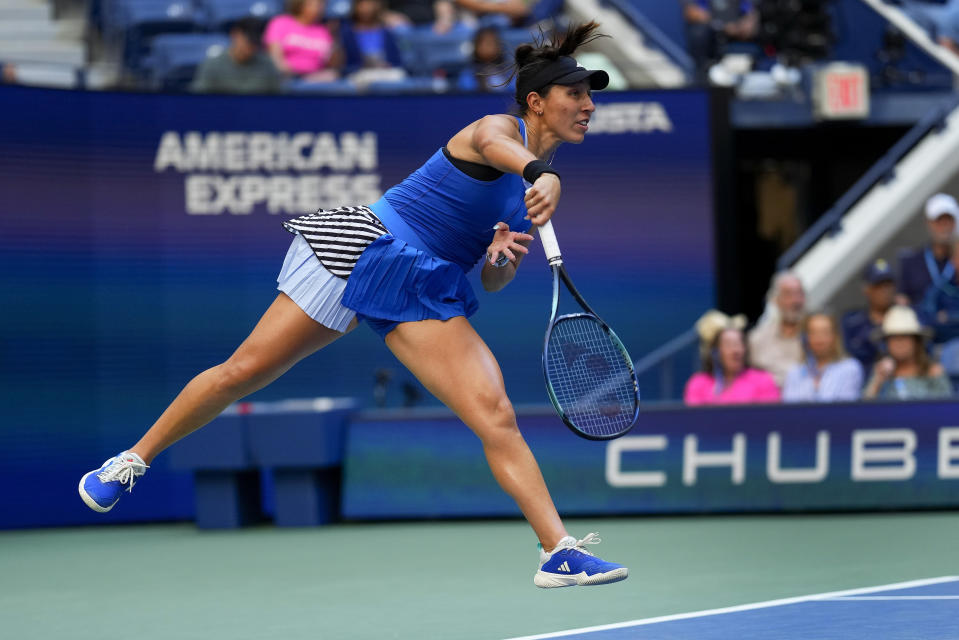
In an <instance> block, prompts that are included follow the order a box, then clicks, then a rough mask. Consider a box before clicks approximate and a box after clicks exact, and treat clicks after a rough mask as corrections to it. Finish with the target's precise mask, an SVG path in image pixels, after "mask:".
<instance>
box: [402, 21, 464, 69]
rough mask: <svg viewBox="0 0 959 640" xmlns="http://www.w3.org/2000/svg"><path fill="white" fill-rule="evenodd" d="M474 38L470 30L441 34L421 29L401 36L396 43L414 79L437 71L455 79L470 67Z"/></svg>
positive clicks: (456, 30) (424, 28)
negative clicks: (456, 75) (472, 40)
mask: <svg viewBox="0 0 959 640" xmlns="http://www.w3.org/2000/svg"><path fill="white" fill-rule="evenodd" d="M472 35H473V34H472V31H471V30H469V29H454V30H453V31H451V32H449V33H444V34H438V33H434V32H433V30H432V29H431V28H429V27H419V28H414V29H409V30H405V31H399V32H397V33H396V39H397V45H398V46H399V49H400V53H401V55H402V56H403V66H404V67H405V68H406V70H407V71H409V72H410V74H411V75H413V76H430V75H433V74H434V73H435V72H436V71H437V70H440V71H442V72H445V73H446V74H448V75H455V74H458V73H459V72H460V71H462V70H463V69H464V68H465V67H466V65H468V64H469V60H470V55H471V53H472V51H471V49H472V42H471V38H472Z"/></svg>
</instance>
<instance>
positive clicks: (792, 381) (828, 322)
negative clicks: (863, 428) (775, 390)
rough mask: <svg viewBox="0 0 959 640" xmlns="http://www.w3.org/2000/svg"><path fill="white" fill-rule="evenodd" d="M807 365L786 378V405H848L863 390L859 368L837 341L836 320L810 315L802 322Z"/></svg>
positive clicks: (819, 315) (784, 399)
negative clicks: (810, 403)
mask: <svg viewBox="0 0 959 640" xmlns="http://www.w3.org/2000/svg"><path fill="white" fill-rule="evenodd" d="M802 336H803V339H802V342H803V348H804V350H805V352H806V362H804V363H803V364H799V365H796V366H795V367H793V368H792V369H790V371H789V373H788V374H787V375H786V384H785V385H783V401H785V402H851V401H853V400H858V399H859V393H860V391H861V390H862V382H863V380H862V378H863V374H862V365H860V364H859V361H858V360H856V359H855V358H850V357H847V356H846V354H845V352H843V348H842V344H841V343H840V342H839V327H838V326H837V325H836V320H835V318H833V317H832V316H831V315H829V314H826V313H813V314H811V315H808V316H806V319H805V320H804V321H803V332H802Z"/></svg>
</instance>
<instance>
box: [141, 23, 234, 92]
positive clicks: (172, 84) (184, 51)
mask: <svg viewBox="0 0 959 640" xmlns="http://www.w3.org/2000/svg"><path fill="white" fill-rule="evenodd" d="M229 45H230V38H229V37H228V36H226V35H224V34H219V33H171V34H164V35H159V36H156V37H155V38H154V39H153V41H152V42H151V52H150V55H149V56H148V57H147V58H145V59H144V66H145V67H146V71H147V73H148V74H149V77H150V82H151V85H152V86H153V87H154V88H157V89H163V90H167V91H176V90H184V89H186V88H187V87H188V86H189V84H190V81H191V80H192V79H193V76H194V74H195V73H196V69H197V67H198V66H200V63H201V62H203V60H204V59H206V57H207V56H211V55H217V54H218V53H219V52H220V51H222V50H223V49H224V48H226V47H228V46H229Z"/></svg>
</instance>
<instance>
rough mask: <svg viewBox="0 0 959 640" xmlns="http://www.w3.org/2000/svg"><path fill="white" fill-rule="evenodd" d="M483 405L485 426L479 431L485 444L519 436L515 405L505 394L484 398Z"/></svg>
mask: <svg viewBox="0 0 959 640" xmlns="http://www.w3.org/2000/svg"><path fill="white" fill-rule="evenodd" d="M483 404H484V405H485V407H484V411H483V424H482V428H481V429H479V430H478V431H479V436H480V438H481V439H482V440H483V441H484V443H488V444H490V443H494V442H496V441H500V440H505V439H509V438H513V437H515V436H517V435H519V428H518V427H517V425H516V412H515V411H513V403H512V402H510V400H509V398H508V397H507V396H506V395H505V394H502V395H496V396H491V397H489V398H484V399H483Z"/></svg>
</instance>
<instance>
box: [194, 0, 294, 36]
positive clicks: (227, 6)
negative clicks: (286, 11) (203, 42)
mask: <svg viewBox="0 0 959 640" xmlns="http://www.w3.org/2000/svg"><path fill="white" fill-rule="evenodd" d="M197 6H198V8H199V10H200V12H201V13H202V14H203V20H204V23H205V24H206V26H207V27H208V28H209V29H210V30H212V31H227V30H228V29H229V28H230V25H232V24H233V23H234V22H236V21H237V20H239V19H240V18H245V17H246V16H253V17H256V18H261V19H263V20H268V19H269V18H271V17H272V16H274V15H276V14H278V13H281V12H282V11H283V2H282V1H281V0H199V2H198V5H197Z"/></svg>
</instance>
